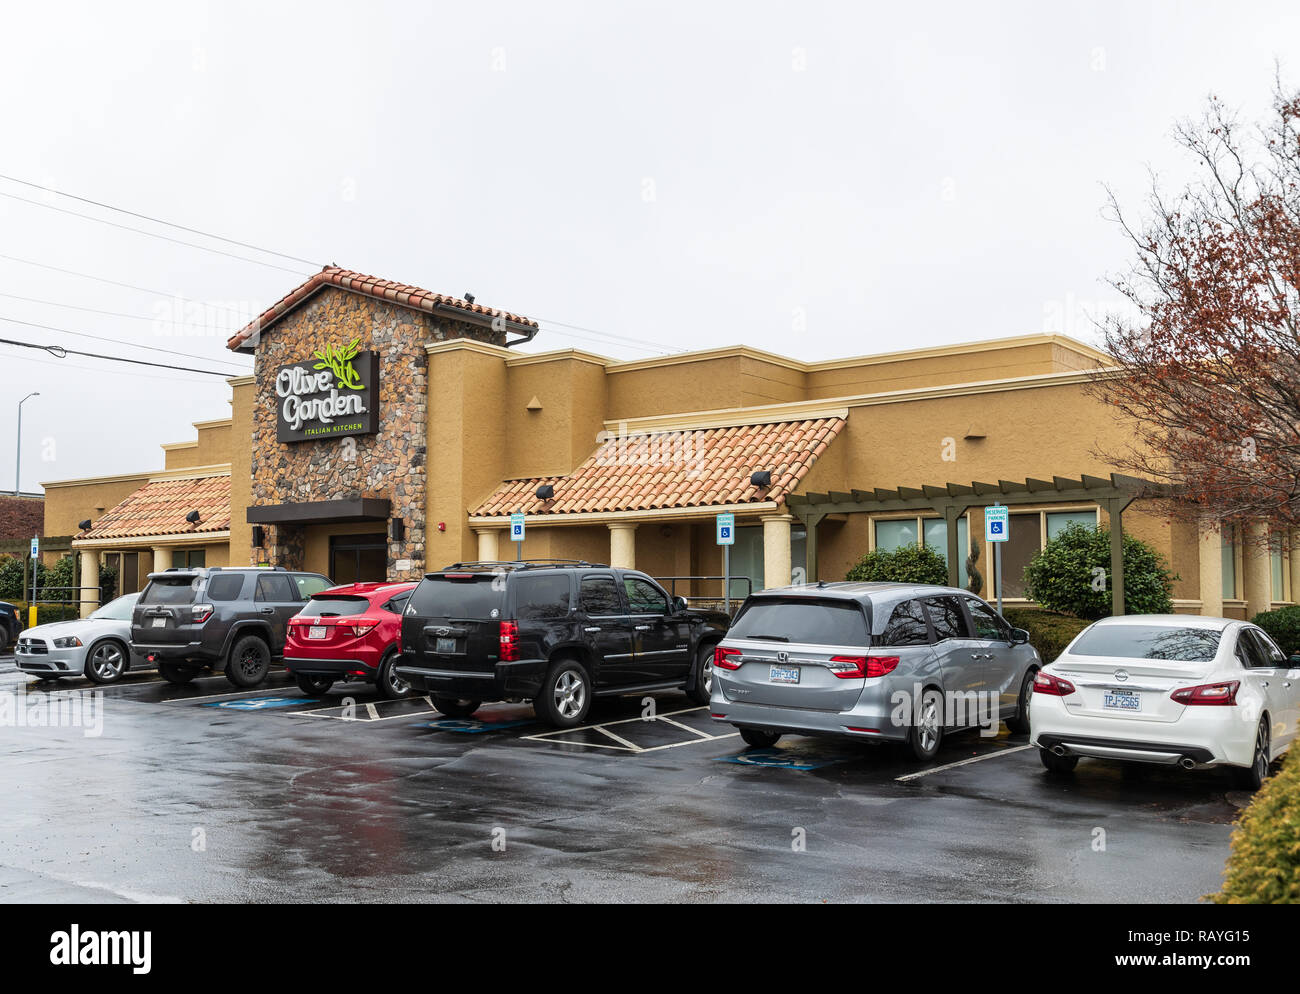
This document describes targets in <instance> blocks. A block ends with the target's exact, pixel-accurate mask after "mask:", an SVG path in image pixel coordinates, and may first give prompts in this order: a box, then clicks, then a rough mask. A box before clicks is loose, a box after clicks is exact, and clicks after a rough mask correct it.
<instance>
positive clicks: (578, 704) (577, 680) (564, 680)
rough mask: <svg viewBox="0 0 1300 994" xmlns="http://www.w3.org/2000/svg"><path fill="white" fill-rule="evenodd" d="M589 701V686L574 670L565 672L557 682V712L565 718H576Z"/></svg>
mask: <svg viewBox="0 0 1300 994" xmlns="http://www.w3.org/2000/svg"><path fill="white" fill-rule="evenodd" d="M586 700H587V685H586V683H584V682H583V679H582V677H580V676H579V675H578V674H577V673H575V672H574V671H573V670H565V671H564V672H563V673H561V674H560V678H559V679H558V680H556V681H555V710H556V711H558V712H559V713H560V716H561V717H564V718H576V717H577V716H578V715H579V714H581V713H582V706H583V704H585V703H586Z"/></svg>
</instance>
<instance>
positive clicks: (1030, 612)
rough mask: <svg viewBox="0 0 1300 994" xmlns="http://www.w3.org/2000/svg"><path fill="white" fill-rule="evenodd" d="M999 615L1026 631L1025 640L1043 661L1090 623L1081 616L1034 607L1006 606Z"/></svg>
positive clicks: (1051, 658)
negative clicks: (1027, 637)
mask: <svg viewBox="0 0 1300 994" xmlns="http://www.w3.org/2000/svg"><path fill="white" fill-rule="evenodd" d="M1002 617H1004V618H1006V619H1007V621H1009V622H1011V624H1012V625H1014V626H1015V627H1016V628H1023V629H1024V630H1025V631H1027V632H1028V633H1029V644H1030V645H1032V646H1033V647H1034V648H1035V649H1037V650H1038V655H1040V656H1041V657H1042V658H1043V662H1044V663H1050V662H1052V661H1053V660H1054V659H1056V657H1057V656H1059V655H1060V654H1061V653H1063V652H1064V651H1065V647H1066V646H1067V645H1069V644H1070V643H1071V642H1072V641H1074V637H1075V636H1076V635H1078V634H1079V633H1080V632H1081V631H1083V630H1084V629H1085V628H1087V627H1088V626H1089V625H1090V624H1092V622H1090V621H1087V620H1086V619H1084V618H1076V617H1074V616H1072V615H1068V614H1058V613H1056V612H1055V611H1045V610H1043V609H1042V608H1037V607H1008V608H1006V609H1004V610H1003V612H1002Z"/></svg>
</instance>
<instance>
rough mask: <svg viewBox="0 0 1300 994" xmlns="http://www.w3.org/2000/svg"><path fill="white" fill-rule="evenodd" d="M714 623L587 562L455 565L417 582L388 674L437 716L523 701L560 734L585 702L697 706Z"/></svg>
mask: <svg viewBox="0 0 1300 994" xmlns="http://www.w3.org/2000/svg"><path fill="white" fill-rule="evenodd" d="M727 624H728V619H727V616H726V615H725V614H721V613H718V612H712V611H695V610H691V609H690V608H688V607H687V606H686V602H685V601H684V600H683V599H682V598H680V597H678V598H671V597H669V596H668V594H667V593H666V592H665V591H664V589H663V588H662V587H661V586H659V584H657V583H655V581H654V580H652V579H650V577H648V576H646V575H645V574H644V573H638V572H637V571H635V570H624V569H611V568H610V567H608V566H595V565H591V564H588V563H572V562H567V561H563V562H557V561H536V560H534V561H525V562H507V563H497V562H493V563H457V564H455V565H454V566H448V567H447V568H446V569H442V570H438V571H437V572H434V573H426V574H425V577H424V579H423V580H421V581H420V585H419V586H418V587H416V588H415V590H414V591H413V592H412V594H411V599H410V602H409V603H408V604H407V606H406V611H405V613H404V614H403V616H402V637H401V651H402V660H401V662H400V663H399V664H398V666H397V674H398V676H400V677H401V678H402V679H404V680H406V681H407V682H408V683H410V684H411V686H412V687H414V688H415V689H416V690H417V691H420V692H424V693H429V694H431V695H432V699H433V703H434V706H435V707H436V708H437V709H438V710H439V711H441V712H442V713H443V714H445V715H448V716H449V717H455V718H460V717H466V716H467V715H470V714H473V713H474V711H476V710H477V709H478V706H479V705H480V704H481V703H483V702H484V701H502V700H510V701H515V700H519V701H523V700H531V701H532V702H533V707H534V709H535V710H536V712H537V716H538V717H539V718H542V719H543V720H545V721H547V722H549V723H550V724H552V725H555V726H557V727H560V728H571V727H573V726H574V725H578V724H581V723H582V721H583V720H584V719H585V718H586V717H587V712H588V711H589V710H590V709H591V703H592V698H593V697H600V696H606V695H610V696H612V695H617V694H631V693H640V692H642V691H651V690H676V689H684V690H685V691H686V693H687V694H688V695H689V696H690V698H691V699H692V700H693V701H695V702H696V703H698V704H707V703H708V700H709V689H710V687H709V676H710V674H711V671H712V670H711V664H712V660H713V647H714V646H715V645H717V643H718V642H719V641H720V640H721V639H722V637H723V635H724V634H725V633H726V630H727Z"/></svg>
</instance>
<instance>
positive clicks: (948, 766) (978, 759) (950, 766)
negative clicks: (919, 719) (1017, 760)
mask: <svg viewBox="0 0 1300 994" xmlns="http://www.w3.org/2000/svg"><path fill="white" fill-rule="evenodd" d="M1032 748H1034V747H1033V746H1031V745H1021V746H1012V747H1011V748H1009V749H998V750H997V751H995V752H990V753H986V754H985V755H983V756H972V757H971V758H970V759H959V760H957V762H955V763H944V764H943V766H936V767H934V768H933V769H929V770H918V771H917V772H916V773H908V774H906V775H905V776H901V777H895V778H894V780H895V781H896V782H898V783H906V782H907V781H908V780H919V779H920V778H921V777H928V776H929V775H930V774H932V773H942V772H943V771H944V770H955V769H956V768H957V767H959V766H970V764H971V763H982V762H984V760H986V759H996V758H997V757H999V756H1010V755H1011V754H1012V753H1013V752H1024V751H1025V750H1026V749H1032Z"/></svg>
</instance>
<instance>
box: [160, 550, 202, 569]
mask: <svg viewBox="0 0 1300 994" xmlns="http://www.w3.org/2000/svg"><path fill="white" fill-rule="evenodd" d="M163 555H164V556H165V555H166V553H165V552H164V553H163ZM207 564H208V554H207V550H206V549H174V550H173V551H172V561H171V565H172V566H175V567H177V568H179V569H194V568H195V567H197V566H206V565H207ZM162 568H163V567H161V566H157V565H155V566H154V569H162Z"/></svg>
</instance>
